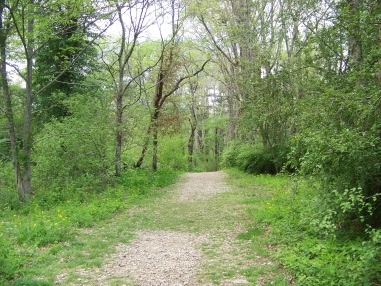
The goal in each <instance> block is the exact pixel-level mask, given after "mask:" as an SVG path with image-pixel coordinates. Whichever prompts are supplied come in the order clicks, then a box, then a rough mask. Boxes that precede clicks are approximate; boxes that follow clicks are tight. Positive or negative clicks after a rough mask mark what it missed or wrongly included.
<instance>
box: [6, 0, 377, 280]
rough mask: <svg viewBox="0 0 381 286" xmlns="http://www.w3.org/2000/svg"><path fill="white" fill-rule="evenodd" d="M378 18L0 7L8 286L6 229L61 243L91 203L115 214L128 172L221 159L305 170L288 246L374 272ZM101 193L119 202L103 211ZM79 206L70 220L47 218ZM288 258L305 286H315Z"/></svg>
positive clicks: (174, 6)
mask: <svg viewBox="0 0 381 286" xmlns="http://www.w3.org/2000/svg"><path fill="white" fill-rule="evenodd" d="M380 15H381V5H380V3H379V2H377V1H358V0H340V1H336V0H335V1H333V0H332V1H331V0H326V1H323V2H322V1H315V0H301V1H289V0H270V1H263V0H252V1H247V0H234V1H227V0H226V1H225V0H224V1H219V0H211V1H198V0H133V1H128V2H126V3H125V2H121V3H119V2H118V1H98V2H94V1H89V0H65V1H33V0H21V1H20V0H1V1H0V31H1V32H0V67H1V74H0V76H1V77H0V79H1V82H0V87H1V90H0V92H1V99H0V126H1V128H0V207H1V214H2V218H1V222H0V223H1V231H0V251H1V253H0V261H1V262H2V263H3V264H4V265H5V266H3V267H1V270H0V271H3V273H1V274H2V277H4V278H2V279H12V278H13V277H14V275H16V274H17V273H18V269H19V268H20V265H21V264H22V263H21V262H20V260H18V259H16V258H15V259H13V258H12V259H9V257H17V256H18V252H17V251H16V250H14V249H13V248H9V247H8V246H9V245H8V242H7V239H6V237H7V235H9V234H10V233H13V234H14V232H17V235H16V237H17V242H18V244H19V245H21V246H22V245H23V244H24V243H29V244H31V245H34V246H35V247H39V246H42V245H45V244H49V243H55V242H60V241H62V240H65V239H66V237H69V236H70V231H71V227H72V226H73V225H76V226H88V225H89V224H91V223H92V220H93V219H95V221H96V220H97V219H96V218H97V215H96V216H95V215H94V212H93V210H91V209H97V212H98V211H99V216H100V217H99V219H101V218H102V217H109V216H110V215H112V213H114V212H115V211H117V210H119V209H121V207H120V205H119V204H120V201H121V199H122V198H125V197H126V196H127V197H129V193H128V190H127V191H126V192H124V191H123V190H122V189H121V188H122V187H121V186H122V185H123V184H122V185H121V184H120V180H123V178H124V179H126V178H127V179H128V178H129V177H131V178H134V177H135V176H136V174H137V173H134V172H138V171H134V169H139V168H140V169H142V170H143V171H142V172H145V171H146V170H148V169H152V170H153V171H160V170H169V169H170V170H176V171H188V170H191V171H210V170H216V169H218V168H220V167H221V166H225V167H237V168H239V169H241V170H243V171H245V172H248V173H254V174H262V173H268V174H276V173H282V172H283V173H287V174H292V176H293V177H295V178H296V177H297V178H299V177H302V178H303V180H306V181H307V182H309V183H308V187H303V188H300V189H296V190H295V198H294V200H293V201H292V202H290V203H289V205H290V206H292V205H295V209H293V208H291V209H287V208H282V209H281V212H280V213H279V214H278V215H279V216H282V213H290V212H291V213H295V216H300V217H303V219H302V220H300V221H298V222H296V223H295V224H294V222H290V224H291V223H292V225H291V226H290V229H293V230H294V229H295V230H296V233H297V232H299V233H300V237H299V240H298V241H299V242H300V241H301V240H302V239H304V236H303V233H308V235H310V237H311V240H308V241H310V243H311V245H312V244H314V243H316V245H319V241H320V240H321V239H324V240H327V241H328V240H329V241H330V242H331V244H330V245H325V246H324V247H326V248H324V249H326V250H327V252H329V253H331V254H332V253H333V254H332V255H334V254H335V253H337V254H338V255H337V256H334V258H332V259H333V260H335V261H336V260H337V261H340V263H344V262H343V261H344V260H348V261H351V262H353V263H358V264H353V265H352V264H351V265H352V266H353V269H351V270H350V271H352V272H354V273H357V272H356V271H357V270H355V268H356V267H360V266H363V267H364V269H366V270H361V271H368V272H363V273H365V274H366V273H376V272H377V271H376V270H377V269H374V268H375V267H373V266H372V267H373V268H372V267H371V266H369V265H370V264H369V263H370V261H371V262H372V263H373V262H374V264H375V265H377V263H380V249H379V247H380V244H381V238H380V237H381V233H380V226H381V225H380V222H381V207H380V205H381V194H380V187H381V164H380V162H381V145H380V140H381V129H380V124H381V117H380V116H381V115H380V114H381V112H380V104H381V102H380V90H381V89H380V87H381V42H380V38H381V24H380V22H381V19H380ZM158 176H160V175H158ZM134 182H135V183H136V184H137V185H134V187H135V188H138V187H139V186H138V185H139V184H140V183H138V182H137V181H134ZM127 189H128V188H127ZM103 196H104V198H117V201H118V202H114V201H112V200H110V201H109V204H105V205H104V206H105V208H104V209H103V210H102V208H100V207H99V206H97V204H99V199H102V198H103ZM132 197H133V196H132ZM282 198H283V197H281V196H280V197H279V200H281V199H282ZM93 199H94V201H93ZM68 201H70V203H67V202H68ZM83 202H87V203H88V208H89V209H88V208H87V207H81V208H80V209H82V211H83V212H84V213H83V214H82V213H81V214H77V215H75V214H76V212H74V216H77V217H72V218H70V223H69V222H67V221H66V220H64V219H63V218H65V217H66V216H65V215H66V214H62V217H60V216H57V213H58V210H60V211H61V210H62V209H63V206H65V208H76V207H78V204H80V203H83ZM102 205H103V204H102ZM299 205H303V206H304V207H303V208H302V209H299V208H298V206H299ZM77 209H78V208H76V211H78V212H80V211H81V210H77ZM40 212H41V213H42V212H44V216H42V217H41V218H40V220H39V221H35V219H34V218H35V217H38V216H39V215H38V214H39V213H40ZM50 213H51V214H53V213H54V214H55V215H56V216H55V217H54V219H52V218H49V216H48V214H50ZM45 215H47V216H46V217H45ZM13 217H14V218H13ZM87 218H88V219H89V222H87ZM48 220H49V222H48ZM7 224H12V226H11V227H7ZM55 224H57V225H58V224H60V225H62V227H60V228H56V227H55ZM17 225H20V228H19V227H18V226H17ZM13 226H14V227H13ZM16 226H17V227H16ZM4 229H5V230H6V231H4ZM50 231H52V233H50ZM316 245H315V246H314V247H312V246H311V248H313V249H316ZM295 247H298V244H297V243H296V246H295ZM307 247H308V246H307V244H302V245H300V248H299V249H297V251H302V249H303V248H307ZM337 249H341V250H343V251H344V250H345V249H347V250H348V251H349V252H351V251H354V252H353V253H352V252H351V253H352V254H345V255H344V254H340V253H341V252H339V251H336V250H337ZM350 249H352V250H350ZM308 251H311V250H308ZM319 251H320V252H319V253H317V250H316V251H315V253H313V254H311V255H313V256H314V257H315V256H319V255H320V254H321V253H322V252H324V253H325V250H324V251H323V250H322V249H320V250H319ZM285 253H286V254H285V255H287V253H288V252H285ZM294 258H295V259H294ZM20 259H22V258H20ZM282 259H283V260H284V261H285V263H288V264H289V265H291V269H292V270H293V271H295V272H294V274H295V275H296V276H298V277H299V278H300V279H301V280H300V281H301V282H300V283H301V284H303V283H312V284H313V283H315V282H316V281H317V280H311V281H309V282H308V281H307V282H306V281H305V280H303V279H304V278H303V277H304V276H303V275H305V274H300V273H304V272H300V266H295V267H293V266H292V265H293V264H292V263H294V262H295V261H296V260H297V259H296V256H295V257H294V256H293V255H291V254H290V255H289V257H288V258H287V257H283V258H282ZM310 262H311V261H304V262H303V263H305V267H306V268H307V266H308V265H310V264H309V263H310ZM340 263H339V262H338V263H337V264H336V265H338V264H340ZM355 266H356V267H355ZM368 266H369V267H368ZM315 267H316V268H318V267H319V265H315ZM3 269H4V270H3ZM345 269H347V268H345ZM298 271H299V272H298ZM332 271H333V270H332ZM359 271H360V270H359ZM361 271H360V272H361ZM319 275H320V274H319ZM353 275H357V274H353ZM358 275H359V277H364V275H363V274H361V273H358ZM361 275H362V276H361ZM377 275H379V274H377ZM377 275H376V274H375V276H372V275H370V274H369V277H368V278H369V279H368V278H366V277H365V278H366V279H368V280H366V279H365V278H364V279H365V280H364V283H368V284H371V283H379V281H380V278H379V276H377ZM365 276H366V275H365ZM308 277H310V276H308ZM319 277H320V276H319ZM315 278H316V279H320V278H318V276H316V277H315ZM315 278H311V279H315ZM372 279H373V280H372ZM319 281H320V280H319ZM348 281H349V282H348V283H352V282H353V281H359V280H353V281H352V280H348ZM327 283H328V282H327ZM353 283H354V282H353Z"/></svg>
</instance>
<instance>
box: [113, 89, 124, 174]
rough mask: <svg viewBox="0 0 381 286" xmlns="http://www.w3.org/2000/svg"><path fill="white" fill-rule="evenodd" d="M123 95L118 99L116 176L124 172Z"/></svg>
mask: <svg viewBox="0 0 381 286" xmlns="http://www.w3.org/2000/svg"><path fill="white" fill-rule="evenodd" d="M122 105H123V96H119V95H118V96H117V100H116V148H115V176H116V177H120V175H121V172H122V159H121V157H122V146H123V119H122V118H123V106H122Z"/></svg>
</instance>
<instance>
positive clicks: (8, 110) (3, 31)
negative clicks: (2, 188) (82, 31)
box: [0, 0, 23, 199]
mask: <svg viewBox="0 0 381 286" xmlns="http://www.w3.org/2000/svg"><path fill="white" fill-rule="evenodd" d="M4 2H5V1H4V0H2V1H1V2H0V49H1V51H0V55H1V89H2V92H3V97H4V108H5V115H6V117H7V120H8V130H9V139H10V143H11V152H12V160H13V171H14V175H15V182H16V186H17V189H18V191H19V197H20V199H21V198H22V197H23V196H22V194H23V192H20V191H21V190H22V184H21V182H22V180H21V171H20V164H19V161H18V154H19V150H18V147H17V139H16V138H17V137H16V129H15V121H14V117H13V108H12V100H11V94H10V91H9V85H8V74H7V56H6V40H7V33H8V29H7V27H4V24H3V11H4Z"/></svg>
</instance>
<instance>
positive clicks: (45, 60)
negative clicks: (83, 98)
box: [33, 0, 99, 123]
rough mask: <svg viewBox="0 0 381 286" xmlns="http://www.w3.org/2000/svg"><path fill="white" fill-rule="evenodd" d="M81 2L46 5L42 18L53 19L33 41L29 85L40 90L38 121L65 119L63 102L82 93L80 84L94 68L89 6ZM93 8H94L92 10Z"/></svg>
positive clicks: (91, 21)
mask: <svg viewBox="0 0 381 286" xmlns="http://www.w3.org/2000/svg"><path fill="white" fill-rule="evenodd" d="M86 5H87V4H86V3H85V2H84V1H72V0H70V1H65V2H46V3H44V5H43V9H44V11H43V13H44V17H46V15H48V14H51V13H54V18H52V20H51V21H49V22H48V23H47V24H46V26H44V28H46V29H48V32H49V35H47V34H46V33H44V34H41V33H40V34H39V35H38V36H37V38H36V41H38V42H39V43H38V45H39V48H38V50H37V51H36V56H35V68H34V70H35V71H34V79H33V84H34V86H35V89H39V88H43V87H45V88H43V89H42V90H41V91H40V92H39V94H38V97H37V98H36V105H37V110H36V111H35V112H36V113H37V114H38V119H39V120H40V121H42V122H41V123H43V122H44V121H49V120H51V119H52V118H53V117H54V118H58V119H62V118H63V117H65V116H68V115H69V114H68V111H67V108H66V106H65V103H64V101H65V100H66V99H68V98H69V97H70V95H72V94H74V93H76V92H81V91H83V90H84V85H83V82H84V80H85V78H86V76H88V75H89V74H90V73H91V72H92V71H93V70H94V69H95V68H96V62H95V60H96V58H97V56H96V55H97V51H96V49H95V46H94V45H91V44H90V41H91V39H92V37H93V36H94V34H92V33H91V32H90V31H91V29H93V27H92V26H93V21H94V17H96V16H99V15H94V11H93V7H90V9H89V7H86ZM94 8H95V7H94Z"/></svg>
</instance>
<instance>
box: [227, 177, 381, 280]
mask: <svg viewBox="0 0 381 286" xmlns="http://www.w3.org/2000/svg"><path fill="white" fill-rule="evenodd" d="M230 173H231V174H233V175H234V176H236V177H238V175H239V178H240V179H239V181H237V182H239V183H240V184H242V186H241V187H242V188H244V189H245V190H251V191H249V192H251V193H250V194H249V196H248V199H247V201H246V202H247V204H248V205H249V206H248V209H249V210H251V212H252V217H253V224H252V225H251V230H249V231H248V232H247V233H245V234H244V235H240V237H241V238H246V237H247V238H248V239H252V240H255V241H257V240H260V239H265V240H266V244H269V245H273V246H276V247H274V252H273V254H274V255H275V257H276V258H278V259H279V260H280V262H281V263H282V265H284V267H285V268H286V269H288V270H289V271H290V272H291V274H292V275H293V276H294V278H295V280H294V281H295V284H296V285H343V286H344V285H353V286H355V285H379V283H380V282H381V268H380V267H379V266H380V263H381V230H380V229H374V228H370V227H368V228H367V229H365V231H360V232H359V231H357V232H353V231H351V230H349V229H347V228H345V226H344V225H342V217H343V214H346V212H348V211H349V212H351V215H352V216H354V217H356V218H358V217H361V216H362V215H366V214H369V212H370V211H371V210H373V209H372V208H371V207H370V205H369V204H368V203H367V201H366V200H365V201H364V199H363V196H362V193H361V190H360V189H357V188H356V189H349V190H346V191H343V192H335V193H333V194H332V195H331V197H330V198H331V199H332V200H333V202H332V204H328V203H327V201H328V199H327V198H325V199H322V197H321V196H320V195H318V194H317V193H316V190H319V185H317V186H316V187H317V188H315V187H314V186H313V185H311V183H310V181H305V180H300V179H298V178H296V177H295V176H293V178H294V179H293V180H292V181H290V180H289V179H287V178H286V177H285V176H269V175H259V176H250V175H244V174H242V173H241V174H237V173H236V172H235V173H233V172H230ZM253 185H255V188H254V187H253ZM250 204H253V208H250ZM333 206H338V207H337V208H332V207H333ZM327 210H329V211H327ZM353 212H354V213H353ZM360 214H361V215H360ZM363 219H365V217H364V218H363ZM340 222H341V223H340Z"/></svg>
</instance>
